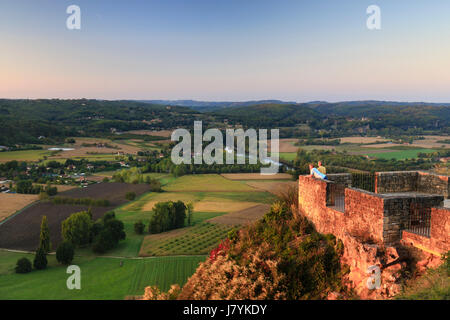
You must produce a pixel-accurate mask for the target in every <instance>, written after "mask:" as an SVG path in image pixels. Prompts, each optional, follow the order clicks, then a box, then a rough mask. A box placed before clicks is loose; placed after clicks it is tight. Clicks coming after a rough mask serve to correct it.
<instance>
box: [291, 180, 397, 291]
mask: <svg viewBox="0 0 450 320" xmlns="http://www.w3.org/2000/svg"><path fill="white" fill-rule="evenodd" d="M330 183H333V182H327V181H325V180H320V179H315V178H313V177H309V176H300V177H299V210H300V211H301V212H302V213H303V214H304V215H305V216H306V217H307V218H308V219H309V220H310V221H311V222H312V223H313V224H314V225H315V227H316V229H317V231H319V232H321V233H332V234H334V235H335V236H336V237H337V238H338V239H340V240H341V241H342V243H343V244H344V254H343V256H342V258H341V262H342V263H344V264H346V265H348V266H349V268H350V272H349V273H348V274H347V275H346V279H347V280H348V281H349V286H351V287H352V288H353V289H354V290H355V292H356V293H357V294H358V295H359V296H360V297H361V298H363V299H384V298H387V297H391V296H392V295H394V294H396V293H398V292H399V290H400V287H399V285H398V284H397V283H396V279H397V277H398V276H399V274H401V272H400V271H401V268H402V267H401V266H400V263H398V262H397V263H395V262H393V261H394V260H396V259H398V255H396V254H394V256H395V257H394V258H392V256H393V255H392V253H393V252H394V253H396V250H395V248H387V249H386V248H384V244H383V243H382V241H383V223H384V221H383V212H384V211H383V210H384V209H383V201H384V200H383V197H382V195H377V194H374V193H370V192H366V191H364V190H359V189H353V188H347V189H345V212H340V211H336V210H334V209H332V208H330V207H327V206H326V199H327V185H328V184H330ZM374 265H376V266H378V267H380V269H381V270H382V283H383V287H382V288H381V289H380V290H368V289H367V285H366V281H367V278H368V274H367V269H368V268H369V267H371V266H374Z"/></svg>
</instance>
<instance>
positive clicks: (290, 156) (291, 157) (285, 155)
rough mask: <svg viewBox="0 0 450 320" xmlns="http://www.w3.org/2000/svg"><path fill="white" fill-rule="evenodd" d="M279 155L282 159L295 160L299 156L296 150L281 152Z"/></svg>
mask: <svg viewBox="0 0 450 320" xmlns="http://www.w3.org/2000/svg"><path fill="white" fill-rule="evenodd" d="M279 157H280V159H282V160H286V161H293V160H295V158H296V157H297V153H296V152H280V153H279Z"/></svg>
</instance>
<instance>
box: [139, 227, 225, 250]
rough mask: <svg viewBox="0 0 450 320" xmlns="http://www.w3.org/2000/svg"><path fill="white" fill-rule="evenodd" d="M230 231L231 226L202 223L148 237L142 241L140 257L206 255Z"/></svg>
mask: <svg viewBox="0 0 450 320" xmlns="http://www.w3.org/2000/svg"><path fill="white" fill-rule="evenodd" d="M232 229H233V227H232V226H226V225H220V224H213V223H208V222H203V223H198V224H196V225H195V226H193V227H187V228H183V229H178V230H174V231H169V232H165V233H162V234H156V235H150V236H148V237H146V238H145V239H144V242H143V243H142V247H141V252H140V255H141V256H169V255H184V254H187V255H201V254H208V253H209V252H210V251H211V250H212V249H214V248H215V247H217V245H218V244H219V243H220V241H221V240H223V239H225V238H226V237H227V234H228V232H229V231H230V230H232Z"/></svg>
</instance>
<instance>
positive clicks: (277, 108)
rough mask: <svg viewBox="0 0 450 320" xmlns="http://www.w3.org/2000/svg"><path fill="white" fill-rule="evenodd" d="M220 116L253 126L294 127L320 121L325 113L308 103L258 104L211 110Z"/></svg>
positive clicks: (233, 121)
mask: <svg viewBox="0 0 450 320" xmlns="http://www.w3.org/2000/svg"><path fill="white" fill-rule="evenodd" d="M211 114H212V115H215V116H216V117H218V118H221V119H223V120H225V119H227V120H229V121H230V122H232V123H240V124H243V125H245V126H248V127H253V128H275V127H293V126H296V125H298V124H301V123H311V122H316V121H320V120H321V119H323V118H324V115H323V114H321V113H320V112H319V111H317V110H314V109H312V108H310V107H309V106H308V105H307V104H274V103H267V104H258V105H251V106H240V107H233V108H225V109H221V110H217V111H215V112H211Z"/></svg>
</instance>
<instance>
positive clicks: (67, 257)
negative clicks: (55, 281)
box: [56, 241, 75, 265]
mask: <svg viewBox="0 0 450 320" xmlns="http://www.w3.org/2000/svg"><path fill="white" fill-rule="evenodd" d="M74 254H75V250H74V247H73V245H72V243H71V242H69V241H64V242H63V243H61V244H60V245H59V247H58V249H56V260H58V262H59V263H61V264H65V265H69V264H70V263H71V262H72V260H73V256H74Z"/></svg>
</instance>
